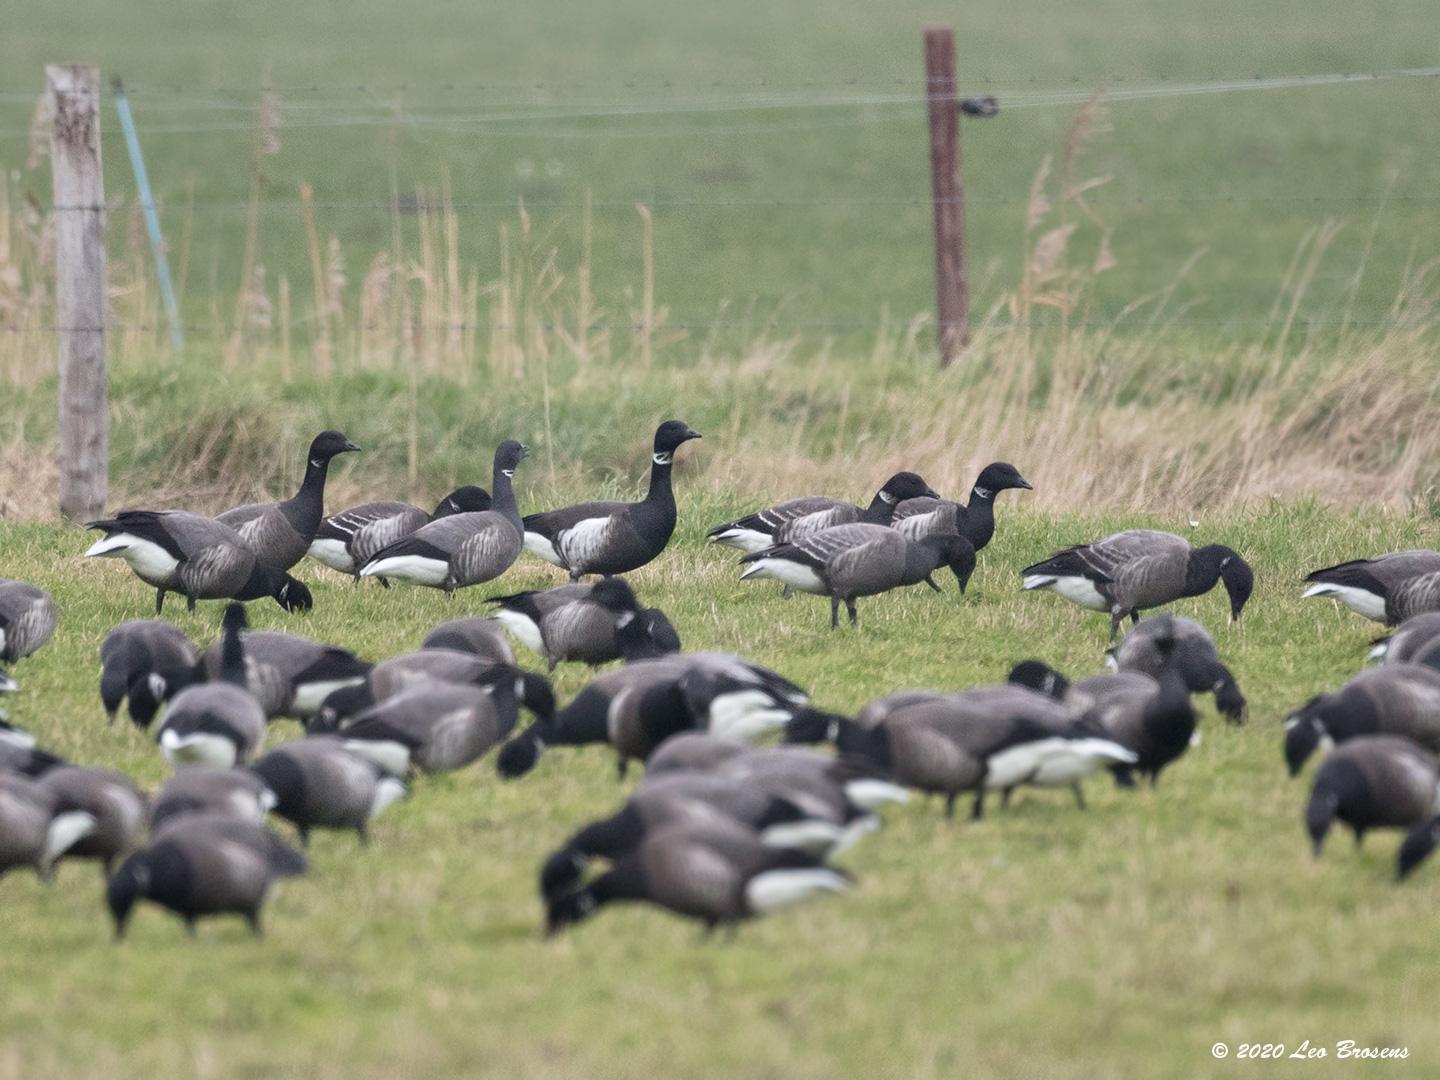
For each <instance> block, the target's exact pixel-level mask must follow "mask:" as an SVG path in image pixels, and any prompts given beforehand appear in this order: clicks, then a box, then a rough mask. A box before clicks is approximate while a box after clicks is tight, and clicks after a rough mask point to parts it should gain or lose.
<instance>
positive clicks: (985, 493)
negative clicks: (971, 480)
mask: <svg viewBox="0 0 1440 1080" xmlns="http://www.w3.org/2000/svg"><path fill="white" fill-rule="evenodd" d="M994 494H995V493H994V492H993V491H991V490H990V489H989V488H982V487H977V488H976V489H975V497H976V498H977V499H988V498H991V497H992V496H993V495H994Z"/></svg>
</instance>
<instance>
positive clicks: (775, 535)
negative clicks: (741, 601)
mask: <svg viewBox="0 0 1440 1080" xmlns="http://www.w3.org/2000/svg"><path fill="white" fill-rule="evenodd" d="M939 497H940V496H939V495H937V494H935V492H934V491H932V490H931V489H930V485H929V484H927V483H925V481H924V480H922V479H921V478H920V477H919V476H917V475H916V474H915V473H913V472H898V473H896V474H895V475H894V476H892V477H890V479H889V480H886V481H885V486H884V487H882V488H881V489H880V490H879V491H877V492H876V493H875V497H874V498H873V499H871V500H870V505H869V506H867V507H865V508H864V509H863V510H862V509H861V508H860V507H858V506H855V505H854V504H853V503H848V502H843V501H841V500H839V499H827V498H825V497H823V496H820V495H806V496H803V497H801V498H798V499H787V500H785V501H784V502H780V503H776V504H775V505H774V506H767V507H766V508H765V509H764V510H757V511H756V512H755V513H753V514H747V515H746V516H745V517H742V518H736V519H735V520H734V521H727V522H725V523H724V524H723V525H716V526H715V527H714V528H713V529H711V530H710V532H709V533H708V534H707V535H708V536H709V538H710V543H712V544H719V545H721V546H722V547H732V548H738V549H740V550H741V551H743V552H745V554H747V555H754V554H756V553H757V552H761V551H764V550H765V549H766V548H771V547H774V546H775V545H776V544H784V543H794V542H795V541H796V540H800V539H802V538H803V537H806V536H809V535H810V534H811V533H817V532H819V531H820V530H821V529H829V528H832V527H833V526H836V525H851V524H854V523H855V522H857V521H859V522H864V523H866V524H868V525H889V524H890V522H891V520H892V517H893V515H894V512H895V508H896V507H897V506H899V505H900V504H902V503H903V502H905V501H906V500H910V499H919V498H932V499H938V498H939Z"/></svg>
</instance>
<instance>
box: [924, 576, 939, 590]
mask: <svg viewBox="0 0 1440 1080" xmlns="http://www.w3.org/2000/svg"><path fill="white" fill-rule="evenodd" d="M925 584H926V585H929V586H930V588H932V589H934V590H935V591H936V592H939V591H940V586H939V585H936V584H935V577H934V575H933V574H926V575H925Z"/></svg>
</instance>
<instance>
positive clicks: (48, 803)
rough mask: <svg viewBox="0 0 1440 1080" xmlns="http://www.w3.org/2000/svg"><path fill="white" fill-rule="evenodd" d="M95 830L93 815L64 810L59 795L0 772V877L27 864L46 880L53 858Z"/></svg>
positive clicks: (51, 868)
mask: <svg viewBox="0 0 1440 1080" xmlns="http://www.w3.org/2000/svg"><path fill="white" fill-rule="evenodd" d="M94 829H95V815H93V814H90V813H87V812H86V811H84V810H67V809H65V808H64V806H63V804H62V801H61V798H60V796H59V795H58V794H57V793H56V792H54V791H51V790H50V789H49V788H47V787H45V786H44V785H43V784H40V783H38V782H36V781H34V780H32V779H30V778H29V777H27V776H21V775H19V774H17V773H5V772H0V877H4V876H5V875H6V874H7V873H9V872H10V871H11V870H16V869H20V868H21V867H29V868H30V869H32V870H34V871H35V876H36V877H38V878H39V879H40V880H41V881H48V880H49V879H50V876H51V874H52V873H53V870H54V866H55V861H56V860H57V859H59V858H60V856H62V855H64V854H65V852H67V851H69V850H70V849H71V848H72V847H74V846H75V844H77V843H79V842H80V841H81V840H83V839H84V838H85V837H87V836H89V835H90V833H91V832H93V831H94Z"/></svg>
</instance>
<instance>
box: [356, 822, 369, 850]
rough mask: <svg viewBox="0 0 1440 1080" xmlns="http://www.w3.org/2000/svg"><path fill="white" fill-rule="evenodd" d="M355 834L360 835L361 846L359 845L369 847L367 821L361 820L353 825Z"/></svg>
mask: <svg viewBox="0 0 1440 1080" xmlns="http://www.w3.org/2000/svg"><path fill="white" fill-rule="evenodd" d="M355 835H356V836H358V837H360V846H361V847H369V846H370V828H369V823H368V822H364V821H362V822H361V823H360V824H359V825H356V826H355Z"/></svg>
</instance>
